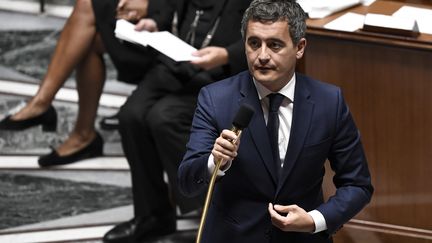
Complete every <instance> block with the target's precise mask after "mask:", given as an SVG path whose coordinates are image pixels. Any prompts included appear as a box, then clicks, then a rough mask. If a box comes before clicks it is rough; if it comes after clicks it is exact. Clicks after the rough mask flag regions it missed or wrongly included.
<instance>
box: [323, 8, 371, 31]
mask: <svg viewBox="0 0 432 243" xmlns="http://www.w3.org/2000/svg"><path fill="white" fill-rule="evenodd" d="M364 18H365V16H364V15H362V14H358V13H351V12H348V13H346V14H344V15H342V16H340V17H339V18H337V19H334V20H333V21H331V22H329V23H327V24H326V25H324V28H326V29H332V30H340V31H349V32H353V31H356V30H358V29H360V28H361V27H362V26H363V22H364Z"/></svg>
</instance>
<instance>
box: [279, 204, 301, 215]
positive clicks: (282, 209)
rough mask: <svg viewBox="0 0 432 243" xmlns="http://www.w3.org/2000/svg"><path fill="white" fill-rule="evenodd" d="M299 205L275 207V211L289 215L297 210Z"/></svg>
mask: <svg viewBox="0 0 432 243" xmlns="http://www.w3.org/2000/svg"><path fill="white" fill-rule="evenodd" d="M297 207H298V206H297V205H287V206H284V205H277V204H276V205H274V209H275V210H276V211H278V212H280V213H289V212H291V211H295V210H296V209H297Z"/></svg>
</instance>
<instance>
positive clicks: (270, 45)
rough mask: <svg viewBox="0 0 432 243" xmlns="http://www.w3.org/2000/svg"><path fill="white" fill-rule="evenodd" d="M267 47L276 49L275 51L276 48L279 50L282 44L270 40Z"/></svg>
mask: <svg viewBox="0 0 432 243" xmlns="http://www.w3.org/2000/svg"><path fill="white" fill-rule="evenodd" d="M269 47H270V48H271V49H272V50H276V51H277V50H280V49H281V48H282V45H281V44H280V43H277V42H272V43H270V44H269Z"/></svg>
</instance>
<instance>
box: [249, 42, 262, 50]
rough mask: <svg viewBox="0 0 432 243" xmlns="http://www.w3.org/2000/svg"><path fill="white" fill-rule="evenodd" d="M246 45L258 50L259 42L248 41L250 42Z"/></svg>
mask: <svg viewBox="0 0 432 243" xmlns="http://www.w3.org/2000/svg"><path fill="white" fill-rule="evenodd" d="M248 43H249V46H250V47H251V48H253V49H256V48H258V47H259V45H260V44H259V42H258V41H256V40H250V41H248Z"/></svg>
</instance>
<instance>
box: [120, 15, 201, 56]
mask: <svg viewBox="0 0 432 243" xmlns="http://www.w3.org/2000/svg"><path fill="white" fill-rule="evenodd" d="M134 28H135V27H134V25H133V24H132V23H130V22H128V21H126V20H123V19H119V20H117V24H116V29H115V31H114V33H115V35H116V37H117V38H119V39H122V40H125V41H128V42H132V43H137V44H141V45H143V46H147V45H149V46H151V47H153V48H154V49H156V50H158V51H159V52H161V53H162V54H165V55H166V56H168V57H170V58H171V59H173V60H174V61H177V62H181V61H191V60H194V59H196V58H198V57H196V56H193V55H192V53H193V52H195V51H196V50H197V49H196V48H195V47H193V46H191V45H189V44H188V43H186V42H184V41H183V40H181V39H180V38H178V37H177V36H175V35H173V34H171V33H170V32H168V31H160V32H148V31H136V30H135V29H134Z"/></svg>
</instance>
